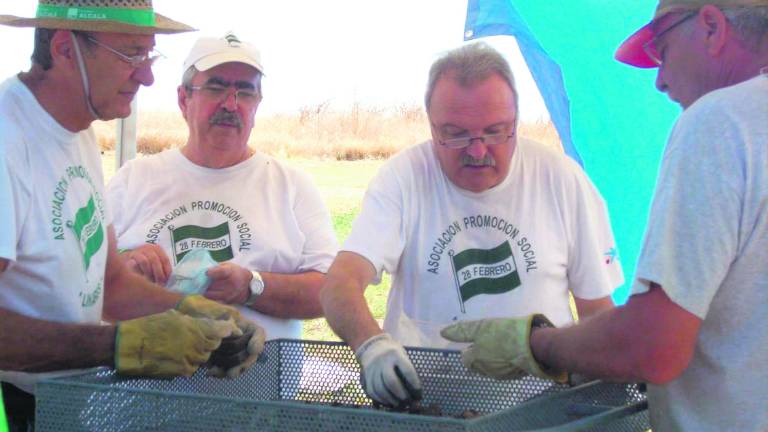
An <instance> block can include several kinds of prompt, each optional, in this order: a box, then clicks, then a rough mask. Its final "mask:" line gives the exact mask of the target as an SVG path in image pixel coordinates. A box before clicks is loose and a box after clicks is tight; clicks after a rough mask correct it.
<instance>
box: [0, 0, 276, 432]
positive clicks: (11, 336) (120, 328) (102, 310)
mask: <svg viewBox="0 0 768 432" xmlns="http://www.w3.org/2000/svg"><path fill="white" fill-rule="evenodd" d="M0 24H3V25H10V26H15V27H35V28H36V32H35V48H34V53H33V54H32V67H31V68H30V70H29V71H27V72H22V73H20V74H18V75H16V76H13V77H11V78H9V79H7V80H6V81H4V82H3V83H2V84H0V161H2V162H0V204H1V205H2V206H3V210H2V216H3V218H2V224H1V225H0V346H1V347H2V349H0V381H2V388H3V393H4V398H3V401H4V403H5V405H6V408H7V410H6V411H7V413H8V416H9V420H10V423H11V429H12V430H26V429H28V428H31V427H32V425H33V423H34V411H35V401H34V397H33V396H32V395H31V393H33V392H34V384H35V383H36V382H37V381H38V380H40V379H41V378H43V377H46V376H48V377H50V376H52V375H55V374H63V373H72V369H76V368H88V367H93V366H113V367H115V369H117V371H118V372H120V373H126V374H134V375H151V376H175V375H191V374H192V373H194V372H195V371H196V370H197V369H198V367H199V366H200V365H202V364H204V363H205V362H206V361H208V359H209V357H210V355H211V352H212V351H213V350H215V349H216V348H217V347H218V346H219V344H220V343H221V340H222V339H223V338H224V337H226V336H229V335H232V334H239V333H240V332H242V331H248V333H249V334H250V333H252V334H253V337H252V338H251V339H250V341H251V343H249V344H248V348H247V349H248V355H247V358H246V359H245V360H244V361H243V362H242V363H240V364H238V365H237V366H235V367H233V368H231V369H230V370H228V371H227V372H228V373H230V374H235V373H240V372H241V371H242V370H243V369H244V368H245V367H247V366H249V365H250V364H252V363H253V362H254V361H255V358H256V356H258V354H259V352H260V349H261V348H262V347H263V331H261V330H260V329H258V328H257V326H256V325H255V324H254V323H252V322H249V321H247V320H244V319H243V318H242V317H241V316H240V314H239V312H237V310H236V309H234V308H231V307H226V306H223V305H220V304H219V303H216V302H213V301H210V300H207V299H205V298H203V297H200V296H188V297H182V296H180V295H179V294H175V293H170V292H168V291H166V290H164V289H162V288H161V287H159V286H157V285H154V284H151V283H148V282H147V281H146V280H145V279H143V278H141V277H138V276H137V275H135V274H134V273H133V272H131V271H130V270H129V269H128V268H127V267H126V266H125V265H124V263H123V261H122V260H121V259H120V256H119V255H118V253H117V248H116V247H115V246H116V241H115V236H114V230H113V228H112V225H111V219H112V217H111V214H110V212H109V210H108V209H107V206H106V204H105V197H104V186H103V180H102V178H103V176H102V172H101V160H100V156H99V148H98V144H97V143H96V140H95V136H94V134H93V130H92V129H91V128H90V126H91V123H92V122H93V121H94V120H97V119H101V120H111V119H114V118H120V117H125V116H127V115H129V114H130V112H131V108H130V106H131V101H132V100H133V98H134V96H135V94H136V92H137V91H138V90H139V88H140V87H141V86H148V85H151V84H152V82H153V80H154V77H153V75H152V64H153V62H154V61H155V60H156V59H157V58H158V54H157V52H156V51H154V45H155V36H154V35H155V34H157V33H178V32H184V31H190V30H193V29H192V28H191V27H189V26H187V25H185V24H182V23H179V22H175V21H172V20H170V19H168V18H165V17H163V16H161V15H159V14H155V13H154V9H153V8H152V3H151V1H150V0H132V1H130V2H128V1H118V0H87V1H85V0H40V2H39V4H38V9H37V15H36V17H35V18H20V17H14V16H8V15H0ZM150 314H153V315H150ZM144 315H149V316H146V317H143V318H138V317H142V316H144ZM104 316H107V317H109V318H110V319H113V320H120V321H119V322H117V323H115V324H103V323H102V318H103V317H104Z"/></svg>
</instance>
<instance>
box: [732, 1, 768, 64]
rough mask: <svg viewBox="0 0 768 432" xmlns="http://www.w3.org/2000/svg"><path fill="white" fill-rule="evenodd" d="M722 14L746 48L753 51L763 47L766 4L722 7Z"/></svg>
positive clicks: (767, 20) (766, 31) (767, 15)
mask: <svg viewBox="0 0 768 432" xmlns="http://www.w3.org/2000/svg"><path fill="white" fill-rule="evenodd" d="M723 14H724V15H725V16H726V18H728V21H729V22H730V23H731V25H732V26H733V28H734V30H736V33H737V34H738V35H739V39H741V41H742V42H743V43H744V47H745V48H746V49H748V50H750V51H752V52H755V53H758V52H760V50H761V49H764V47H765V46H766V45H765V43H766V38H768V6H742V7H730V8H723Z"/></svg>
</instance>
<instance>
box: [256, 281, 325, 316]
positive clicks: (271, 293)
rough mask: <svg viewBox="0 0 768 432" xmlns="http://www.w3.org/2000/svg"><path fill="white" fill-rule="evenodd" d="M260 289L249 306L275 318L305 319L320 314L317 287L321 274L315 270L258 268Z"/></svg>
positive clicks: (319, 286) (319, 283)
mask: <svg viewBox="0 0 768 432" xmlns="http://www.w3.org/2000/svg"><path fill="white" fill-rule="evenodd" d="M259 274H261V277H262V279H263V280H264V293H263V294H262V295H260V296H259V297H258V299H257V300H256V303H254V304H253V305H252V306H251V308H253V309H254V310H257V311H259V312H262V313H264V314H267V315H270V316H274V317H279V318H295V319H309V318H318V317H321V316H323V308H322V306H321V305H320V288H321V287H322V285H323V279H324V277H325V275H324V274H323V273H320V272H317V271H309V272H305V273H298V274H284V273H268V272H259Z"/></svg>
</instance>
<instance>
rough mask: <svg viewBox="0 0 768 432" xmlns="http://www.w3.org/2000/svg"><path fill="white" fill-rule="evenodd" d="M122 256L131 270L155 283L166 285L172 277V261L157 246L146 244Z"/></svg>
mask: <svg viewBox="0 0 768 432" xmlns="http://www.w3.org/2000/svg"><path fill="white" fill-rule="evenodd" d="M120 256H121V257H123V261H124V262H125V265H127V266H128V268H129V269H131V270H133V271H135V272H136V273H138V274H140V275H143V276H144V277H145V278H147V279H149V280H150V281H152V282H154V283H157V284H160V285H165V283H166V282H168V278H169V277H170V276H171V271H172V269H171V261H170V260H169V259H168V256H167V255H166V254H165V251H163V248H161V247H160V246H158V245H156V244H152V243H146V244H143V245H141V246H139V247H137V248H136V249H133V250H129V251H125V252H123V253H121V254H120Z"/></svg>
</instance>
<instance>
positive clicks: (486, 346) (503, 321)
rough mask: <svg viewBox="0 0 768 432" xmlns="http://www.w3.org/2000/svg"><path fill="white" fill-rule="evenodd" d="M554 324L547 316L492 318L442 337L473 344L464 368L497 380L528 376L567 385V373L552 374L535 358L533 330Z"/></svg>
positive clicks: (468, 323)
mask: <svg viewBox="0 0 768 432" xmlns="http://www.w3.org/2000/svg"><path fill="white" fill-rule="evenodd" d="M534 322H535V323H536V324H539V323H542V324H546V325H547V326H549V327H552V324H551V323H550V322H549V320H548V319H547V318H546V317H545V316H544V315H530V316H527V317H522V318H492V319H483V320H477V321H463V322H459V323H456V324H453V325H450V326H448V327H446V328H444V329H442V330H441V331H440V334H441V335H442V336H443V337H444V338H446V339H448V340H449V341H453V342H470V343H472V345H470V346H469V347H468V348H465V349H464V350H463V351H462V353H461V360H462V362H463V363H464V365H465V366H466V367H467V368H469V369H472V370H474V371H477V372H479V373H481V374H483V375H488V376H490V377H493V378H496V379H516V378H520V377H522V376H524V375H526V374H531V375H534V376H537V377H539V378H544V379H549V380H554V381H557V382H561V383H564V382H566V381H568V374H567V373H565V372H561V373H557V374H551V373H549V372H545V370H544V369H543V368H542V367H541V365H539V363H538V362H537V361H536V359H535V358H534V357H533V353H532V352H531V345H530V336H531V326H532V325H534Z"/></svg>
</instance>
